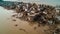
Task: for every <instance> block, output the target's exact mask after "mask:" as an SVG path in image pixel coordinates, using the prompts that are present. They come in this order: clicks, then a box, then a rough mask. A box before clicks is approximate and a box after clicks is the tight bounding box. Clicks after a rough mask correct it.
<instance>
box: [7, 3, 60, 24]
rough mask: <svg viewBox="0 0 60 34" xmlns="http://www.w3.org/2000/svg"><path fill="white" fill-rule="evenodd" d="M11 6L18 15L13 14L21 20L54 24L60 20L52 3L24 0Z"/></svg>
mask: <svg viewBox="0 0 60 34" xmlns="http://www.w3.org/2000/svg"><path fill="white" fill-rule="evenodd" d="M14 6H15V7H14ZM13 7H14V8H13ZM7 8H8V7H7ZM11 8H13V9H14V10H15V12H16V13H17V15H12V16H13V17H15V16H17V18H18V19H21V20H25V21H28V22H37V23H38V24H54V23H57V22H59V19H58V21H57V19H56V18H57V17H55V16H56V15H57V13H56V12H57V11H56V9H55V7H53V6H50V5H44V4H36V3H24V2H22V3H17V4H15V3H14V5H13V6H12V7H11ZM13 21H16V20H13Z"/></svg>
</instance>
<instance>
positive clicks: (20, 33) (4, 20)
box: [0, 7, 48, 34]
mask: <svg viewBox="0 0 60 34" xmlns="http://www.w3.org/2000/svg"><path fill="white" fill-rule="evenodd" d="M12 14H13V10H7V9H4V8H3V7H0V34H45V32H44V29H47V28H48V26H45V27H42V26H41V27H39V28H37V29H36V28H35V29H36V30H35V29H34V27H37V25H36V24H34V25H32V24H29V23H28V22H26V21H22V20H19V19H16V18H12V17H11V16H12ZM13 19H16V21H13Z"/></svg>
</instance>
